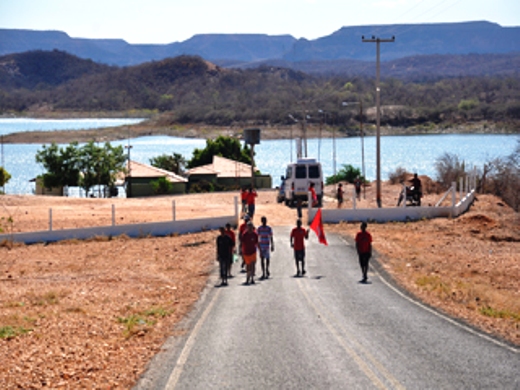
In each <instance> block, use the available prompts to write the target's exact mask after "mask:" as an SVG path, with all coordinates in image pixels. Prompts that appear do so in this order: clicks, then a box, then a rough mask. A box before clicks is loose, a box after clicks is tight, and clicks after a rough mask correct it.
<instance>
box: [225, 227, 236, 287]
mask: <svg viewBox="0 0 520 390" xmlns="http://www.w3.org/2000/svg"><path fill="white" fill-rule="evenodd" d="M226 234H227V235H228V236H229V238H231V241H233V247H232V248H231V261H230V262H229V268H228V275H227V276H228V278H232V277H233V275H231V268H232V267H233V253H234V252H235V246H236V242H237V239H236V235H235V232H234V231H233V229H231V224H229V223H226Z"/></svg>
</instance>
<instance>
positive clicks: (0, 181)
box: [0, 167, 11, 187]
mask: <svg viewBox="0 0 520 390" xmlns="http://www.w3.org/2000/svg"><path fill="white" fill-rule="evenodd" d="M9 179H11V175H10V174H9V172H7V171H6V170H5V168H4V167H0V187H3V186H5V184H6V183H7V182H8V181H9Z"/></svg>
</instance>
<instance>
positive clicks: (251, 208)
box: [247, 186, 258, 220]
mask: <svg viewBox="0 0 520 390" xmlns="http://www.w3.org/2000/svg"><path fill="white" fill-rule="evenodd" d="M257 196H258V194H257V193H256V191H255V189H254V188H253V186H251V187H250V188H249V191H248V193H247V213H248V214H249V216H250V217H251V220H253V217H254V216H255V201H256V197H257Z"/></svg>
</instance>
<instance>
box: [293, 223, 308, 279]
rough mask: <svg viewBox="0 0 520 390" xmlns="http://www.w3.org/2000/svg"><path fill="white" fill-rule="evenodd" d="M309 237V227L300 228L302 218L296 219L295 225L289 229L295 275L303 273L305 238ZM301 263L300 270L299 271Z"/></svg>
mask: <svg viewBox="0 0 520 390" xmlns="http://www.w3.org/2000/svg"><path fill="white" fill-rule="evenodd" d="M307 239H309V229H307V230H305V229H304V228H302V220H301V219H298V220H297V221H296V227H295V228H294V229H293V230H292V231H291V238H290V241H291V248H293V249H294V260H295V262H296V276H303V275H305V240H307ZM300 263H301V272H300Z"/></svg>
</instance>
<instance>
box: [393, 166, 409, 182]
mask: <svg viewBox="0 0 520 390" xmlns="http://www.w3.org/2000/svg"><path fill="white" fill-rule="evenodd" d="M411 175H412V174H411V173H410V172H408V171H407V170H406V169H405V168H403V167H397V168H396V169H395V171H393V172H390V173H389V174H388V179H389V180H390V184H399V183H403V182H405V181H406V180H407V179H408V177H409V176H411Z"/></svg>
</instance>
